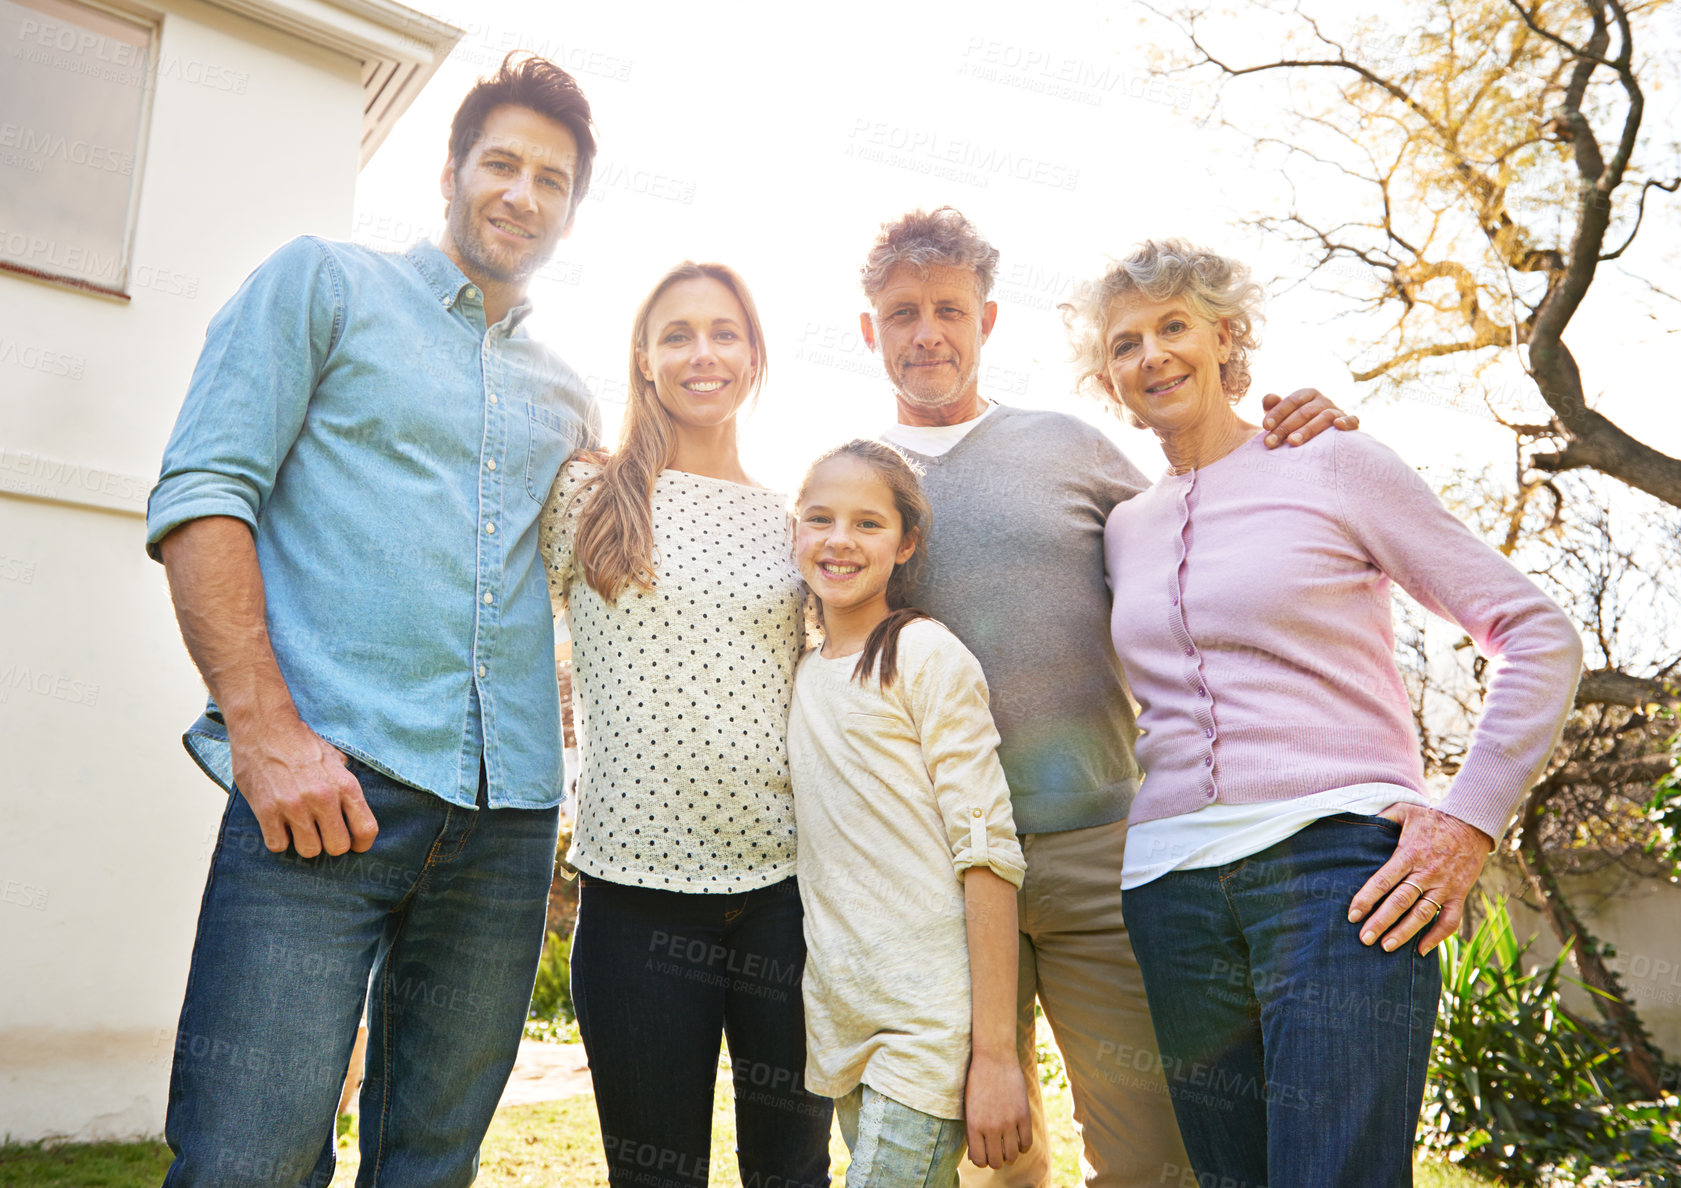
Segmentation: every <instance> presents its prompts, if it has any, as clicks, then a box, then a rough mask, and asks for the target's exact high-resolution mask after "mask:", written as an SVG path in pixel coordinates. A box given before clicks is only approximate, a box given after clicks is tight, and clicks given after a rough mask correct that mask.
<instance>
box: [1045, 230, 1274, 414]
mask: <svg viewBox="0 0 1681 1188" xmlns="http://www.w3.org/2000/svg"><path fill="white" fill-rule="evenodd" d="M1129 297H1130V298H1142V299H1144V300H1146V301H1171V300H1173V299H1174V298H1183V299H1184V300H1185V302H1186V304H1188V305H1189V306H1190V307H1191V309H1192V310H1193V311H1194V312H1196V313H1197V314H1199V315H1201V316H1202V317H1203V318H1206V319H1207V320H1208V321H1210V322H1218V321H1219V320H1220V319H1221V318H1224V319H1226V322H1227V325H1228V326H1229V328H1230V330H1231V336H1232V338H1231V355H1230V357H1229V358H1227V360H1226V362H1225V363H1223V364H1221V366H1220V386H1221V387H1222V388H1224V389H1225V393H1226V398H1227V399H1229V400H1230V401H1231V402H1232V403H1233V404H1236V403H1237V402H1238V400H1240V399H1241V398H1242V396H1243V394H1244V393H1245V392H1247V391H1248V390H1249V353H1250V352H1251V351H1253V350H1254V349H1255V348H1256V347H1257V346H1259V345H1260V342H1259V340H1258V339H1257V337H1256V329H1257V327H1258V326H1259V325H1260V322H1261V303H1262V300H1263V293H1262V291H1261V286H1260V285H1258V284H1256V283H1255V282H1254V281H1252V280H1250V279H1249V269H1248V267H1247V266H1246V265H1244V264H1242V263H1240V262H1239V261H1237V260H1234V259H1232V258H1231V257H1229V256H1222V255H1220V254H1219V253H1218V252H1213V251H1209V250H1208V249H1207V248H1203V247H1198V246H1197V245H1195V244H1192V243H1187V242H1186V241H1185V240H1183V239H1146V240H1145V241H1144V242H1143V243H1141V244H1139V245H1138V246H1137V247H1136V248H1134V249H1133V250H1132V251H1131V252H1130V253H1128V254H1127V255H1126V256H1125V257H1124V258H1123V259H1120V260H1116V261H1115V262H1114V263H1113V264H1111V265H1110V267H1109V270H1108V271H1107V272H1105V273H1104V274H1103V275H1102V276H1101V277H1099V278H1098V279H1097V280H1096V281H1094V282H1092V283H1089V284H1085V285H1082V286H1080V288H1079V289H1078V290H1077V291H1076V292H1075V294H1074V297H1073V300H1071V301H1066V302H1064V303H1063V304H1061V305H1059V306H1057V308H1058V309H1060V310H1061V311H1062V320H1063V323H1064V325H1065V326H1066V327H1067V329H1068V339H1069V345H1070V346H1071V347H1073V350H1074V361H1075V366H1076V367H1077V368H1078V378H1077V380H1076V386H1077V387H1079V388H1081V389H1083V390H1085V391H1088V392H1091V393H1092V394H1094V395H1098V396H1105V395H1109V393H1108V391H1107V388H1106V387H1105V386H1104V383H1103V381H1104V380H1105V378H1106V377H1107V375H1108V371H1107V364H1108V357H1107V351H1106V349H1105V347H1106V342H1105V340H1106V338H1107V336H1108V330H1109V313H1110V310H1111V308H1112V307H1113V305H1114V303H1115V301H1116V300H1118V299H1123V298H1129Z"/></svg>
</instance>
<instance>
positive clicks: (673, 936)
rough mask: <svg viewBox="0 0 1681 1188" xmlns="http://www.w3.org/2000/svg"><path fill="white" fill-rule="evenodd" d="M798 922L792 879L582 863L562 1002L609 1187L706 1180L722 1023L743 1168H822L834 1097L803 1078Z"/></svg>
mask: <svg viewBox="0 0 1681 1188" xmlns="http://www.w3.org/2000/svg"><path fill="white" fill-rule="evenodd" d="M803 927H804V912H803V911H802V909H801V907H800V891H799V885H798V884H797V883H796V882H795V881H794V880H793V879H787V880H785V881H784V882H781V883H777V884H775V885H774V886H770V887H765V888H763V889H761V890H757V891H747V892H743V893H741V894H735V895H701V894H690V893H686V892H679V891H659V890H654V889H652V888H647V887H629V886H625V885H623V884H619V883H610V882H607V881H605V880H603V879H597V878H592V877H590V876H588V875H585V876H583V885H582V887H581V888H580V890H579V895H578V928H577V932H576V933H575V934H574V936H573V939H572V1002H573V1005H574V1006H575V1007H576V1008H577V1011H578V1030H579V1032H580V1033H582V1035H583V1040H584V1050H585V1051H586V1052H587V1053H588V1054H589V1062H590V1076H591V1078H592V1079H593V1080H594V1082H595V1108H596V1112H597V1113H598V1115H599V1116H600V1118H601V1135H602V1144H603V1146H604V1147H605V1148H606V1153H607V1165H608V1180H609V1182H610V1183H611V1184H612V1185H613V1188H631V1186H634V1188H705V1185H706V1182H707V1170H708V1169H707V1161H708V1158H709V1156H710V1154H711V1150H712V1092H713V1086H714V1084H715V1083H716V1081H717V1078H718V1045H719V1040H720V1037H722V1036H728V1037H729V1045H730V1064H731V1068H732V1070H733V1074H734V1075H733V1081H734V1085H735V1120H736V1121H735V1129H736V1153H737V1155H738V1157H739V1159H740V1164H741V1182H742V1183H743V1184H745V1185H747V1186H748V1188H755V1186H756V1188H824V1186H826V1185H827V1184H828V1183H829V1120H830V1118H831V1116H832V1114H833V1103H831V1102H830V1101H829V1099H828V1098H826V1097H818V1096H816V1095H815V1094H811V1093H807V1092H806V1090H805V1007H804V1004H803V1001H802V999H801V997H800V978H801V975H802V974H803V973H804V972H805V935H804V932H803Z"/></svg>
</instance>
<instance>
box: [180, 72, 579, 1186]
mask: <svg viewBox="0 0 1681 1188" xmlns="http://www.w3.org/2000/svg"><path fill="white" fill-rule="evenodd" d="M594 153H595V142H594V137H593V135H592V130H591V124H590V110H589V104H588V101H587V100H586V99H585V98H584V96H583V94H582V93H581V92H580V91H579V90H578V88H577V85H576V84H575V83H574V82H573V80H572V79H571V78H570V77H569V76H568V75H567V74H566V73H565V72H564V71H562V70H560V69H559V68H558V67H555V66H554V65H552V64H551V63H549V62H546V61H543V60H542V59H540V58H528V59H525V60H523V61H516V60H515V59H514V57H513V56H510V58H509V60H508V61H507V62H504V63H503V65H502V68H501V70H500V71H499V73H498V74H496V75H495V76H493V77H491V78H490V79H486V80H481V82H480V83H479V84H478V85H477V86H476V87H475V88H474V89H473V91H471V92H470V93H469V94H468V96H467V98H466V100H465V101H464V102H463V103H462V105H461V108H460V110H459V111H458V112H457V113H456V116H455V120H454V123H453V125H452V127H451V133H450V155H449V161H448V164H447V165H446V166H445V169H444V172H443V178H442V191H443V196H444V198H445V199H446V201H447V202H448V223H447V227H446V230H445V232H444V234H443V235H442V237H441V244H440V245H439V246H436V247H435V246H433V245H432V244H429V243H422V244H419V245H417V246H415V247H414V248H412V249H410V251H409V252H408V253H407V254H405V255H403V256H389V255H383V254H380V253H375V252H371V251H368V250H365V249H362V248H359V247H355V246H353V245H350V244H341V243H328V242H325V241H321V240H317V239H312V238H304V239H298V240H294V241H293V242H292V243H290V244H288V245H286V246H285V247H283V248H281V249H280V250H279V251H278V252H276V253H275V254H274V255H273V256H272V257H270V258H269V259H268V260H267V261H265V262H264V263H263V264H262V265H261V266H260V267H259V268H258V269H257V271H256V272H255V273H253V274H252V275H251V277H250V278H249V279H248V280H247V281H246V282H245V284H244V286H243V287H242V288H241V289H240V291H239V292H238V293H237V294H236V295H235V296H234V298H233V299H232V300H231V301H229V302H228V304H227V305H226V306H225V307H223V309H222V310H221V312H220V313H218V314H217V316H216V318H215V319H214V320H213V321H212V322H211V325H210V329H209V333H208V336H207V339H206V342H205V347H204V352H203V354H202V355H201V356H200V359H199V364H198V368H197V370H196V371H195V373H194V376H193V382H192V386H191V388H190V389H189V391H188V394H187V398H186V402H185V404H184V406H183V407H182V410H181V415H180V419H179V420H178V421H177V423H176V427H175V432H174V434H173V435H172V437H171V438H170V442H169V445H168V447H167V449H166V450H165V453H164V461H163V473H162V477H161V478H160V479H159V481H158V485H157V486H156V488H155V489H154V490H153V492H152V498H151V503H150V507H149V510H148V514H147V549H148V551H149V552H150V553H151V555H152V556H153V557H154V558H157V559H160V560H162V561H163V563H164V565H165V567H166V569H167V572H168V577H169V585H170V592H171V594H172V596H173V598H174V601H175V607H176V613H177V616H178V618H179V620H180V624H181V632H182V635H183V637H184V638H185V640H186V643H187V648H188V650H189V652H190V653H191V654H192V656H193V659H194V661H195V662H196V663H197V664H198V667H199V671H200V672H201V673H202V674H203V675H204V679H205V683H206V684H207V685H208V686H209V689H210V693H211V702H210V705H209V707H208V708H207V710H206V712H205V715H204V716H203V717H202V718H200V719H199V721H198V722H196V723H195V724H194V725H193V727H192V728H191V729H190V730H189V731H188V733H187V736H186V739H185V741H186V743H187V746H188V749H189V751H190V752H191V753H192V754H193V756H194V758H195V759H197V760H198V762H199V763H200V764H201V765H202V766H203V767H204V768H205V770H206V771H207V772H209V773H210V774H211V775H212V776H213V777H215V778H216V779H217V780H218V782H220V783H221V784H222V785H223V786H224V787H226V788H228V789H229V791H230V793H232V794H231V795H230V796H229V803H228V810H227V814H226V816H225V817H224V819H223V824H222V832H221V837H220V840H219V842H218V845H217V848H216V853H215V856H214V857H213V859H212V861H211V870H210V878H209V882H208V885H207V887H206V889H205V895H204V903H203V907H202V910H201V914H200V917H199V929H198V937H197V940H196V943H195V945H194V949H193V963H192V970H191V973H190V975H189V977H188V981H187V993H186V1002H185V1005H184V1006H183V1009H182V1013H181V1024H180V1029H179V1032H178V1034H177V1037H176V1045H175V1058H174V1064H173V1069H172V1079H171V1084H170V1092H169V1111H168V1118H167V1122H166V1137H167V1138H168V1140H169V1144H170V1147H171V1148H172V1149H173V1151H174V1152H175V1162H174V1164H173V1165H172V1166H171V1168H170V1171H169V1174H168V1176H167V1177H166V1180H165V1183H166V1184H170V1185H199V1184H216V1185H226V1184H274V1185H280V1184H285V1185H295V1184H310V1185H319V1186H321V1188H324V1186H325V1185H326V1184H327V1183H328V1182H329V1181H330V1180H331V1178H332V1174H333V1165H334V1155H333V1150H334V1139H335V1128H334V1112H335V1106H336V1103H337V1100H338V1095H339V1087H340V1082H341V1080H342V1078H343V1076H344V1073H345V1068H346V1066H347V1064H348V1062H349V1059H350V1052H351V1048H352V1044H353V1042H354V1039H355V1034H356V1024H357V1020H358V1018H359V1017H360V1015H361V1012H362V1009H363V1001H364V996H366V998H367V1010H368V1019H369V1043H368V1055H367V1077H366V1080H365V1082H364V1087H363V1091H362V1113H361V1118H362V1124H361V1142H362V1164H361V1170H360V1172H359V1174H358V1183H359V1184H363V1185H367V1184H372V1183H375V1182H378V1183H380V1184H389V1185H455V1184H462V1185H464V1184H468V1183H470V1182H471V1180H472V1178H473V1176H474V1173H475V1172H476V1170H477V1166H478V1148H479V1143H480V1141H481V1140H482V1138H483V1136H484V1131H485V1128H486V1127H487V1126H488V1125H489V1122H490V1118H491V1114H492V1112H493V1111H494V1110H495V1107H496V1103H497V1100H498V1098H499V1097H500V1095H501V1091H502V1088H503V1085H504V1084H505V1082H506V1080H507V1077H508V1072H509V1070H510V1069H511V1068H512V1066H513V1060H514V1056H515V1053H516V1051H517V1048H518V1042H519V1037H520V1033H521V1030H522V1025H523V1020H524V1017H525V1010H526V1005H527V1002H528V1000H529V998H530V994H531V986H532V980H533V977H534V975H535V972H536V964H537V958H538V953H539V951H540V948H541V945H542V937H543V924H544V919H545V915H546V907H547V899H548V888H549V882H550V878H551V876H552V874H553V868H554V849H555V831H556V822H557V808H556V806H557V805H558V803H559V800H560V796H561V787H562V782H561V781H562V772H561V759H560V721H559V701H558V696H557V692H556V686H555V673H554V637H553V617H552V614H551V611H550V608H549V600H548V592H547V586H546V583H545V580H544V576H543V568H542V564H541V562H540V561H539V559H538V556H537V515H538V512H539V511H540V510H541V507H542V504H543V500H544V497H545V496H546V495H547V494H548V490H549V485H550V483H551V482H552V481H553V479H554V477H555V474H556V473H557V471H558V470H559V468H560V465H561V462H562V461H563V459H564V458H565V457H566V455H567V454H568V453H570V452H571V451H572V450H573V449H575V448H578V447H580V446H586V445H594V444H596V441H597V438H598V436H599V432H598V415H597V411H596V408H595V406H594V403H593V402H592V400H591V399H590V397H589V395H588V393H587V391H586V389H585V387H584V385H583V384H582V382H580V380H579V379H578V377H577V376H576V375H575V374H574V373H573V372H572V371H571V370H570V369H569V368H568V367H566V365H565V364H563V363H561V362H560V361H559V360H558V359H557V358H555V357H554V356H553V355H552V354H550V353H549V352H547V351H546V350H544V349H543V348H542V347H541V346H539V345H537V344H536V343H535V342H533V341H532V340H531V339H530V338H529V337H528V336H527V335H526V334H525V332H524V331H523V330H522V328H521V324H522V322H523V321H524V319H525V317H526V315H527V314H528V313H529V311H530V306H529V305H528V304H525V303H524V299H525V289H526V284H527V281H528V279H529V277H530V276H531V274H532V273H533V272H535V271H536V270H537V269H538V268H539V267H540V266H541V265H542V264H543V262H544V261H545V260H547V259H548V257H549V256H550V254H551V253H552V252H553V250H554V247H555V245H556V243H557V242H558V241H559V240H560V239H561V238H563V237H564V236H566V235H567V234H569V233H570V231H571V226H572V218H573V216H574V214H575V213H576V211H577V207H578V204H579V202H580V201H581V200H582V198H583V196H584V193H585V192H586V190H587V188H588V184H589V176H590V165H591V161H592V158H593V156H594Z"/></svg>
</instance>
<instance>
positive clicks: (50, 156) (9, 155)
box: [0, 0, 155, 296]
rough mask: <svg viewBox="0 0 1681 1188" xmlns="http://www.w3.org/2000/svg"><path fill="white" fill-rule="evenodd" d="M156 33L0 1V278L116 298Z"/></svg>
mask: <svg viewBox="0 0 1681 1188" xmlns="http://www.w3.org/2000/svg"><path fill="white" fill-rule="evenodd" d="M154 33H155V30H154V28H153V27H152V26H150V25H147V24H144V23H142V22H140V21H138V20H135V19H132V18H129V17H124V16H120V15H118V14H116V13H114V12H110V11H108V10H106V9H103V8H96V7H94V6H92V5H90V4H82V3H78V2H76V0H0V271H14V272H24V273H27V274H29V275H32V276H39V277H46V278H48V279H52V280H60V281H66V282H69V283H71V284H74V285H76V286H77V287H79V288H84V289H92V290H94V291H97V292H102V293H110V294H113V295H118V296H122V295H124V294H125V292H126V289H127V287H128V271H129V254H130V247H131V244H132V240H133V236H134V209H135V204H136V199H137V196H138V195H139V192H140V191H139V183H140V161H141V156H142V151H143V148H144V145H145V134H146V123H147V115H148V109H149V107H150V102H151V92H152V87H151V77H152V73H153V46H154V44H155V37H154Z"/></svg>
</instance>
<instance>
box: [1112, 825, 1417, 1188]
mask: <svg viewBox="0 0 1681 1188" xmlns="http://www.w3.org/2000/svg"><path fill="white" fill-rule="evenodd" d="M1399 836H1400V826H1398V825H1396V824H1394V823H1393V822H1391V821H1387V820H1385V819H1383V818H1381V817H1364V816H1357V815H1355V814H1352V813H1343V814H1339V815H1337V816H1334V817H1326V818H1325V819H1323V820H1320V821H1316V822H1315V823H1313V824H1312V825H1309V826H1308V827H1307V828H1305V829H1303V830H1302V831H1301V832H1299V833H1297V834H1295V835H1294V836H1292V837H1289V838H1287V839H1285V840H1284V841H1281V842H1279V843H1278V844H1277V845H1275V846H1272V847H1270V848H1268V849H1265V850H1262V851H1261V852H1260V853H1259V854H1254V855H1251V856H1250V857H1248V858H1244V859H1242V860H1240V861H1237V862H1231V863H1228V864H1226V865H1224V866H1215V867H1209V868H1207V869H1204V870H1183V871H1174V872H1172V873H1170V874H1167V875H1164V876H1163V877H1162V878H1160V879H1157V880H1155V881H1154V882H1152V883H1147V884H1145V885H1144V886H1142V887H1138V888H1135V889H1134V890H1131V891H1127V892H1125V893H1124V894H1123V895H1122V910H1123V911H1124V913H1125V915H1126V923H1127V931H1128V932H1129V933H1130V934H1131V936H1132V945H1133V948H1134V950H1136V952H1137V954H1138V963H1139V966H1140V967H1141V968H1142V970H1143V973H1144V988H1145V992H1146V993H1147V995H1148V997H1149V1000H1150V1017H1151V1019H1152V1020H1153V1021H1154V1024H1155V1028H1156V1038H1157V1040H1158V1041H1159V1043H1160V1045H1161V1051H1162V1063H1163V1065H1164V1071H1165V1072H1166V1073H1167V1081H1168V1087H1169V1091H1170V1092H1171V1094H1172V1096H1173V1110H1174V1115H1175V1116H1176V1117H1177V1118H1178V1120H1179V1131H1180V1134H1181V1135H1182V1136H1183V1137H1184V1139H1185V1148H1186V1150H1187V1151H1188V1152H1189V1153H1190V1157H1191V1163H1192V1165H1193V1166H1194V1168H1195V1171H1196V1178H1197V1182H1198V1183H1199V1184H1202V1185H1207V1186H1209V1188H1214V1186H1216V1185H1217V1186H1219V1188H1263V1186H1265V1185H1272V1188H1404V1186H1406V1185H1410V1184H1411V1183H1412V1147H1413V1136H1414V1133H1415V1132H1416V1130H1417V1129H1418V1113H1419V1106H1420V1104H1421V1102H1422V1100H1423V1097H1424V1079H1425V1071H1426V1067H1427V1065H1428V1064H1429V1058H1430V1037H1431V1033H1432V1030H1433V1027H1434V1024H1435V1019H1436V1002H1437V999H1438V997H1439V996H1440V993H1441V987H1442V979H1441V970H1440V966H1439V962H1438V958H1437V955H1436V954H1435V953H1432V954H1431V955H1430V956H1428V957H1421V956H1419V953H1418V946H1417V944H1409V945H1404V946H1402V947H1401V948H1400V949H1399V950H1397V951H1396V952H1394V953H1385V952H1384V951H1383V950H1382V949H1380V948H1377V947H1376V946H1373V947H1372V948H1367V947H1366V946H1364V945H1362V944H1361V943H1360V936H1359V929H1358V927H1357V926H1356V925H1354V924H1350V923H1349V922H1348V903H1349V900H1351V899H1353V898H1354V894H1355V892H1356V891H1358V890H1359V889H1360V887H1361V885H1362V884H1364V883H1365V881H1366V880H1367V879H1368V878H1370V877H1371V875H1372V873H1373V872H1374V871H1376V870H1377V868H1378V867H1380V866H1382V865H1383V864H1384V862H1386V861H1388V859H1389V856H1390V855H1391V854H1392V853H1393V852H1394V850H1395V842H1396V839H1397V838H1398V837H1399ZM1165 1174H1166V1169H1164V1177H1165ZM1163 1182H1164V1183H1168V1182H1172V1183H1179V1182H1181V1181H1180V1180H1178V1179H1170V1178H1164V1180H1163ZM1185 1182H1187V1183H1188V1182H1189V1181H1188V1180H1187V1181H1185Z"/></svg>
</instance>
